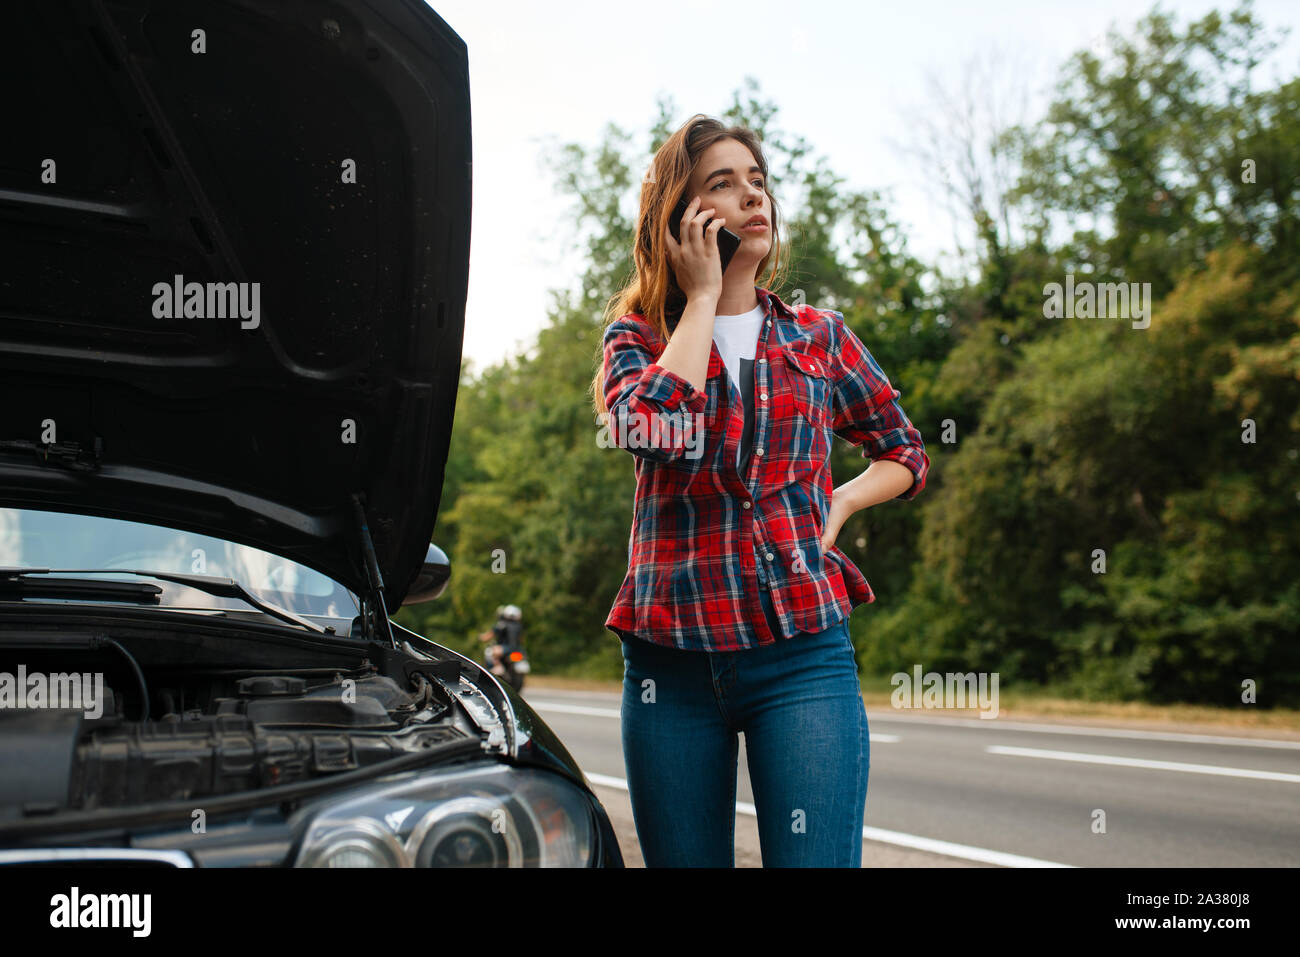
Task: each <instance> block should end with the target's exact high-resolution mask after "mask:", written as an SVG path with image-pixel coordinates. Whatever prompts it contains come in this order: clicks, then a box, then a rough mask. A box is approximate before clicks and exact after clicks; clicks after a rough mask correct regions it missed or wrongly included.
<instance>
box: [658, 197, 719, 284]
mask: <svg viewBox="0 0 1300 957" xmlns="http://www.w3.org/2000/svg"><path fill="white" fill-rule="evenodd" d="M699 204H700V198H699V197H698V196H695V197H693V198H692V199H691V201H690V203H689V204H688V205H687V207H686V212H685V214H684V215H683V216H682V220H681V236H682V240H681V242H678V241H677V240H676V239H674V238H673V234H672V233H673V231H672V230H671V229H670V230H669V231H668V234H667V236H666V237H665V238H666V240H667V242H668V261H669V262H670V263H671V264H672V267H673V273H674V274H675V275H676V277H677V285H678V286H679V287H680V288H681V290H682V292H684V293H685V294H686V298H687V300H691V299H697V298H703V299H712V300H713V302H714V303H717V301H718V298H719V297H720V296H721V295H722V260H721V258H720V256H719V254H718V238H717V237H718V230H720V229H721V228H722V226H723V223H724V222H725V220H723V219H721V218H718V219H715V220H713V221H712V222H709V225H708V226H707V227H706V226H705V225H704V224H705V223H706V222H708V221H709V216H710V215H711V214H712V213H713V212H714V209H713V208H712V207H710V208H709V209H699Z"/></svg>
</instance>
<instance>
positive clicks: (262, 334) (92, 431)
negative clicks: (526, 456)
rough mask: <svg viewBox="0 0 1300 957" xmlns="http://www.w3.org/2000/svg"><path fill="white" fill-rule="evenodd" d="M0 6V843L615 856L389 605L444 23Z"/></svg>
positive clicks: (461, 75) (459, 125)
mask: <svg viewBox="0 0 1300 957" xmlns="http://www.w3.org/2000/svg"><path fill="white" fill-rule="evenodd" d="M7 12H8V14H9V16H10V20H9V22H8V24H7V29H6V30H5V31H4V32H3V39H0V44H2V45H3V61H4V66H3V67H2V68H0V69H3V70H5V71H6V74H7V78H8V79H13V78H14V77H16V76H19V75H28V76H29V77H39V78H40V79H39V82H33V83H30V84H26V83H25V84H24V85H23V87H24V89H25V91H26V92H25V94H24V96H23V97H19V98H11V99H12V103H11V106H12V109H11V110H9V111H8V116H7V124H6V136H5V138H4V139H3V142H2V143H0V263H3V265H0V767H3V768H4V773H3V774H0V864H8V865H25V864H42V863H48V862H56V863H64V864H87V863H101V862H105V861H108V862H113V863H140V864H151V865H161V866H165V867H179V868H188V867H245V866H262V867H290V866H296V867H340V866H344V867H345V866H358V867H442V866H451V867H458V866H486V867H509V866H524V867H531V866H539V867H580V868H585V867H622V866H623V860H622V857H621V855H620V853H619V847H618V843H617V841H616V839H615V836H614V832H613V830H612V828H611V826H610V821H609V817H608V815H607V814H606V812H605V809H604V808H603V807H602V806H601V804H600V801H599V800H598V798H597V797H596V795H595V793H594V792H593V790H592V788H591V786H590V783H589V781H588V780H587V778H586V776H585V775H584V774H583V773H582V771H581V769H580V768H579V766H578V764H577V762H576V761H575V760H574V759H573V757H572V755H571V754H570V753H569V752H568V751H567V750H566V749H565V747H564V746H563V744H562V743H561V742H560V740H559V739H558V738H557V737H556V735H555V734H554V733H553V732H552V731H551V729H550V728H548V727H547V725H546V724H545V722H543V721H542V720H541V718H540V717H539V716H538V715H537V714H536V713H535V712H534V711H533V709H532V708H530V706H529V705H528V704H527V703H526V702H525V701H524V700H523V699H522V698H521V697H520V696H519V695H518V694H517V693H516V692H515V690H514V689H513V688H510V687H509V686H507V685H503V684H502V683H501V682H499V681H498V680H496V678H494V677H493V676H492V675H491V674H490V673H489V672H487V671H486V670H484V669H483V668H482V667H481V666H480V665H479V664H478V663H476V662H475V661H473V660H471V659H470V658H467V657H465V656H464V655H461V654H459V653H457V652H455V651H454V650H452V649H451V648H449V647H445V646H444V645H442V644H440V643H438V642H437V641H434V640H430V639H428V638H425V637H424V636H422V635H420V634H417V633H415V632H413V631H410V630H408V629H406V628H403V627H401V626H400V625H398V624H397V623H396V622H394V621H393V620H392V618H391V617H390V616H391V614H393V613H395V612H396V610H397V609H398V608H400V607H402V606H403V605H410V604H413V603H416V602H422V601H432V600H436V599H437V598H439V597H440V596H441V595H443V594H444V592H445V590H446V589H447V587H448V582H449V580H450V574H451V567H450V562H449V561H448V559H447V556H446V554H445V553H444V552H443V551H442V550H441V549H440V548H439V547H438V546H437V545H434V544H430V543H431V541H432V540H433V538H434V532H435V526H436V518H437V514H438V506H439V502H440V498H441V494H442V485H443V479H444V474H445V471H446V463H447V454H448V447H449V444H450V437H451V427H452V422H453V417H454V412H455V402H456V394H457V388H458V383H459V375H460V365H461V346H462V338H463V331H464V311H465V310H464V307H465V297H466V289H467V282H468V270H469V233H470V186H471V165H470V157H471V148H470V145H471V139H470V110H469V79H468V56H467V51H466V47H465V44H464V42H463V41H462V40H461V39H460V37H458V36H457V35H456V34H455V32H454V31H453V30H452V29H451V28H450V27H449V26H448V25H447V24H446V23H445V22H444V21H443V20H442V19H441V18H440V17H439V16H438V15H437V14H436V13H435V12H434V11H433V10H431V9H430V8H429V7H428V6H427V5H426V4H425V3H423V2H421V0H332V2H330V3H328V4H325V3H320V4H315V3H301V4H283V3H272V2H246V0H239V2H221V3H218V2H185V3H171V2H166V0H120V2H114V3H112V4H101V3H98V2H91V0H42V2H26V0H24V2H19V3H16V4H13V5H11V6H10V7H9V8H7ZM27 71H34V72H33V73H30V74H28V72H27ZM10 74H12V75H10ZM10 88H11V89H12V88H14V87H10Z"/></svg>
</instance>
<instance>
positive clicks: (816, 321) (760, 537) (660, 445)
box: [604, 286, 930, 651]
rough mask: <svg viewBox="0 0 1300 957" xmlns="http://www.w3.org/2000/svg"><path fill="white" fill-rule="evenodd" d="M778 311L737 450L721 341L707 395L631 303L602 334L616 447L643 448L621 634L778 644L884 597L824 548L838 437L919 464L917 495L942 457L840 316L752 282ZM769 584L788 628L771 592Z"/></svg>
mask: <svg viewBox="0 0 1300 957" xmlns="http://www.w3.org/2000/svg"><path fill="white" fill-rule="evenodd" d="M754 289H755V292H756V293H757V295H758V301H759V304H760V305H761V306H762V308H763V310H764V312H765V313H766V315H767V319H766V320H765V321H764V323H763V325H762V326H761V327H760V331H759V337H758V344H757V346H756V350H755V359H754V391H755V397H754V398H755V400H756V401H755V403H754V409H755V421H754V447H753V453H752V455H751V456H750V460H749V467H748V473H749V474H748V475H744V476H742V475H739V474H738V473H737V468H736V450H737V447H738V443H739V442H740V437H741V433H742V431H743V429H744V422H743V405H742V402H741V396H740V390H739V388H738V387H737V385H735V384H734V383H733V381H732V379H731V376H730V374H728V373H727V372H726V367H725V364H724V363H723V361H722V356H721V355H720V354H719V352H718V347H717V345H716V344H713V345H712V352H711V355H710V356H709V366H708V382H707V383H706V390H705V391H703V392H701V391H700V390H698V389H696V388H695V387H694V386H693V385H692V384H691V383H690V382H688V381H687V380H686V379H684V378H682V377H681V376H679V375H677V374H675V373H673V372H670V371H669V370H667V369H665V368H663V367H662V366H660V365H659V364H658V363H657V361H656V360H657V359H658V357H659V356H660V355H661V354H662V353H663V350H664V347H665V346H666V345H667V343H666V342H664V341H662V340H660V339H659V338H658V337H657V336H656V335H655V333H654V331H653V330H652V329H651V327H650V325H649V323H648V322H646V320H645V319H644V317H642V316H640V315H638V314H636V313H629V314H628V315H625V316H622V317H620V318H619V319H617V320H615V321H614V322H613V323H611V324H610V326H609V328H608V329H607V330H606V332H605V339H604V356H605V383H604V388H605V399H606V402H607V403H608V406H609V412H610V415H609V419H608V422H607V425H608V428H609V430H610V437H611V439H612V441H613V444H614V445H617V446H618V447H620V448H624V449H626V450H627V451H629V452H631V453H633V455H635V456H636V460H635V461H636V503H635V506H634V509H633V516H632V529H631V534H630V536H629V539H628V571H627V576H626V577H625V578H624V579H623V584H622V586H621V587H620V588H619V590H618V596H617V597H616V598H615V600H614V606H613V608H612V609H610V612H609V617H608V618H607V619H606V620H605V626H606V627H607V628H609V629H610V630H611V631H613V632H614V633H615V634H617V635H618V636H619V637H620V638H631V637H637V638H642V639H645V640H648V641H652V642H654V643H655V644H659V645H666V646H670V647H676V648H681V649H689V650H698V651H736V650H740V649H745V648H753V647H756V646H759V645H768V644H771V643H772V642H774V641H776V640H777V639H778V638H790V637H793V636H794V635H795V634H796V633H798V632H817V631H822V630H824V629H826V628H829V627H830V626H832V625H834V624H835V623H837V622H839V621H840V620H842V619H843V618H845V617H847V616H848V614H849V613H850V612H851V611H852V610H853V608H854V607H855V606H857V605H859V604H861V603H863V602H873V601H875V600H876V598H875V594H874V593H873V592H872V591H871V586H870V585H869V584H868V583H867V580H866V578H865V577H864V576H863V574H862V572H860V571H859V570H858V568H857V566H856V565H854V564H853V562H852V561H851V560H850V559H849V557H848V556H847V555H845V554H844V553H843V552H842V551H840V550H839V549H838V548H835V547H832V548H831V549H830V551H828V552H827V553H826V554H825V555H823V554H822V550H821V545H820V543H819V539H820V537H821V533H822V530H823V529H824V528H825V524H826V517H827V514H828V512H829V508H830V499H831V494H832V491H833V486H832V484H831V469H830V450H831V436H830V434H831V432H834V433H835V434H836V435H838V436H840V437H841V438H843V439H846V440H847V441H849V442H850V443H852V444H854V445H861V446H862V455H863V457H864V458H866V457H868V456H870V457H871V458H873V459H888V460H890V461H893V462H898V463H900V464H902V465H905V466H907V468H909V469H911V471H912V472H913V474H914V476H915V477H914V479H913V482H912V485H911V487H910V488H908V489H907V490H906V491H904V492H903V493H902V494H900V495H899V496H898V498H901V499H911V498H914V497H915V496H916V494H917V493H918V492H920V491H921V489H922V488H924V487H925V477H926V473H927V472H928V471H929V467H930V459H929V456H927V455H926V453H925V445H924V443H923V442H922V441H921V433H920V432H918V431H917V430H916V429H915V428H914V427H913V426H912V423H911V422H910V421H909V420H908V418H907V416H906V415H905V414H904V412H903V410H902V408H901V407H900V406H899V404H898V396H899V393H898V390H896V389H894V388H893V387H892V386H891V385H890V384H889V380H888V379H887V378H886V377H885V374H884V372H883V371H882V370H881V368H880V366H879V365H877V364H876V360H875V359H874V358H872V356H871V353H869V352H868V351H867V348H866V346H864V345H863V344H862V342H861V340H859V339H858V337H857V336H856V335H854V334H853V332H852V330H850V329H849V327H848V326H846V325H845V323H844V316H843V314H842V313H839V312H834V311H832V310H827V309H814V308H812V307H811V306H800V307H798V309H797V310H792V309H791V308H790V307H789V306H787V305H786V304H785V303H784V302H782V301H781V299H780V298H779V297H778V296H776V295H775V294H773V293H772V292H770V291H768V290H767V289H764V288H762V287H761V286H755V287H754ZM760 587H767V588H768V589H769V593H770V595H771V598H772V604H773V607H774V608H775V610H776V613H777V616H778V618H779V619H780V623H781V630H782V632H783V633H782V634H781V635H779V636H778V635H774V634H773V633H772V631H771V629H770V628H769V627H768V624H767V616H766V615H765V614H764V612H763V608H762V605H761V604H760V603H759V597H758V588H760Z"/></svg>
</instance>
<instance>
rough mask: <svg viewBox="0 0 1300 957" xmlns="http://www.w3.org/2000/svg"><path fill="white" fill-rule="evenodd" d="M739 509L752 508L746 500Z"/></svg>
mask: <svg viewBox="0 0 1300 957" xmlns="http://www.w3.org/2000/svg"><path fill="white" fill-rule="evenodd" d="M740 507H741V508H752V506H751V505H750V503H749V501H748V500H746V501H744V502H742V503H741V506H740Z"/></svg>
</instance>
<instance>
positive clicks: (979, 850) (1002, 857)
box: [585, 773, 1074, 867]
mask: <svg viewBox="0 0 1300 957" xmlns="http://www.w3.org/2000/svg"><path fill="white" fill-rule="evenodd" d="M585 777H586V778H587V782H588V784H596V785H602V786H604V787H607V788H618V789H619V790H620V791H626V790H627V789H628V787H627V781H626V780H624V779H623V778H616V777H611V776H610V775H608V774H590V773H588V774H586V775H585ZM736 810H737V811H738V812H740V813H741V814H748V815H749V816H750V817H757V815H758V811H757V810H756V809H755V807H754V805H753V804H750V803H749V802H748V801H737V802H736ZM862 839H863V840H864V841H879V842H881V843H882V844H893V845H896V846H898V847H910V848H912V849H913V850H917V851H928V852H929V853H931V854H942V855H944V856H945V857H956V858H960V859H962V860H967V861H979V862H980V863H983V864H997V865H999V866H1001V867H1073V866H1074V865H1073V864H1059V863H1057V862H1056V861H1045V860H1042V859H1040V858H1037V857H1024V856H1022V855H1020V854H1006V853H1004V852H1002V851H991V850H989V849H988V848H984V847H972V846H970V845H969V844H954V843H953V842H951V841H938V840H935V839H934V838H930V837H920V836H918V835H916V834H904V833H903V832H902V831H887V830H885V829H884V828H880V827H863V828H862Z"/></svg>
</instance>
